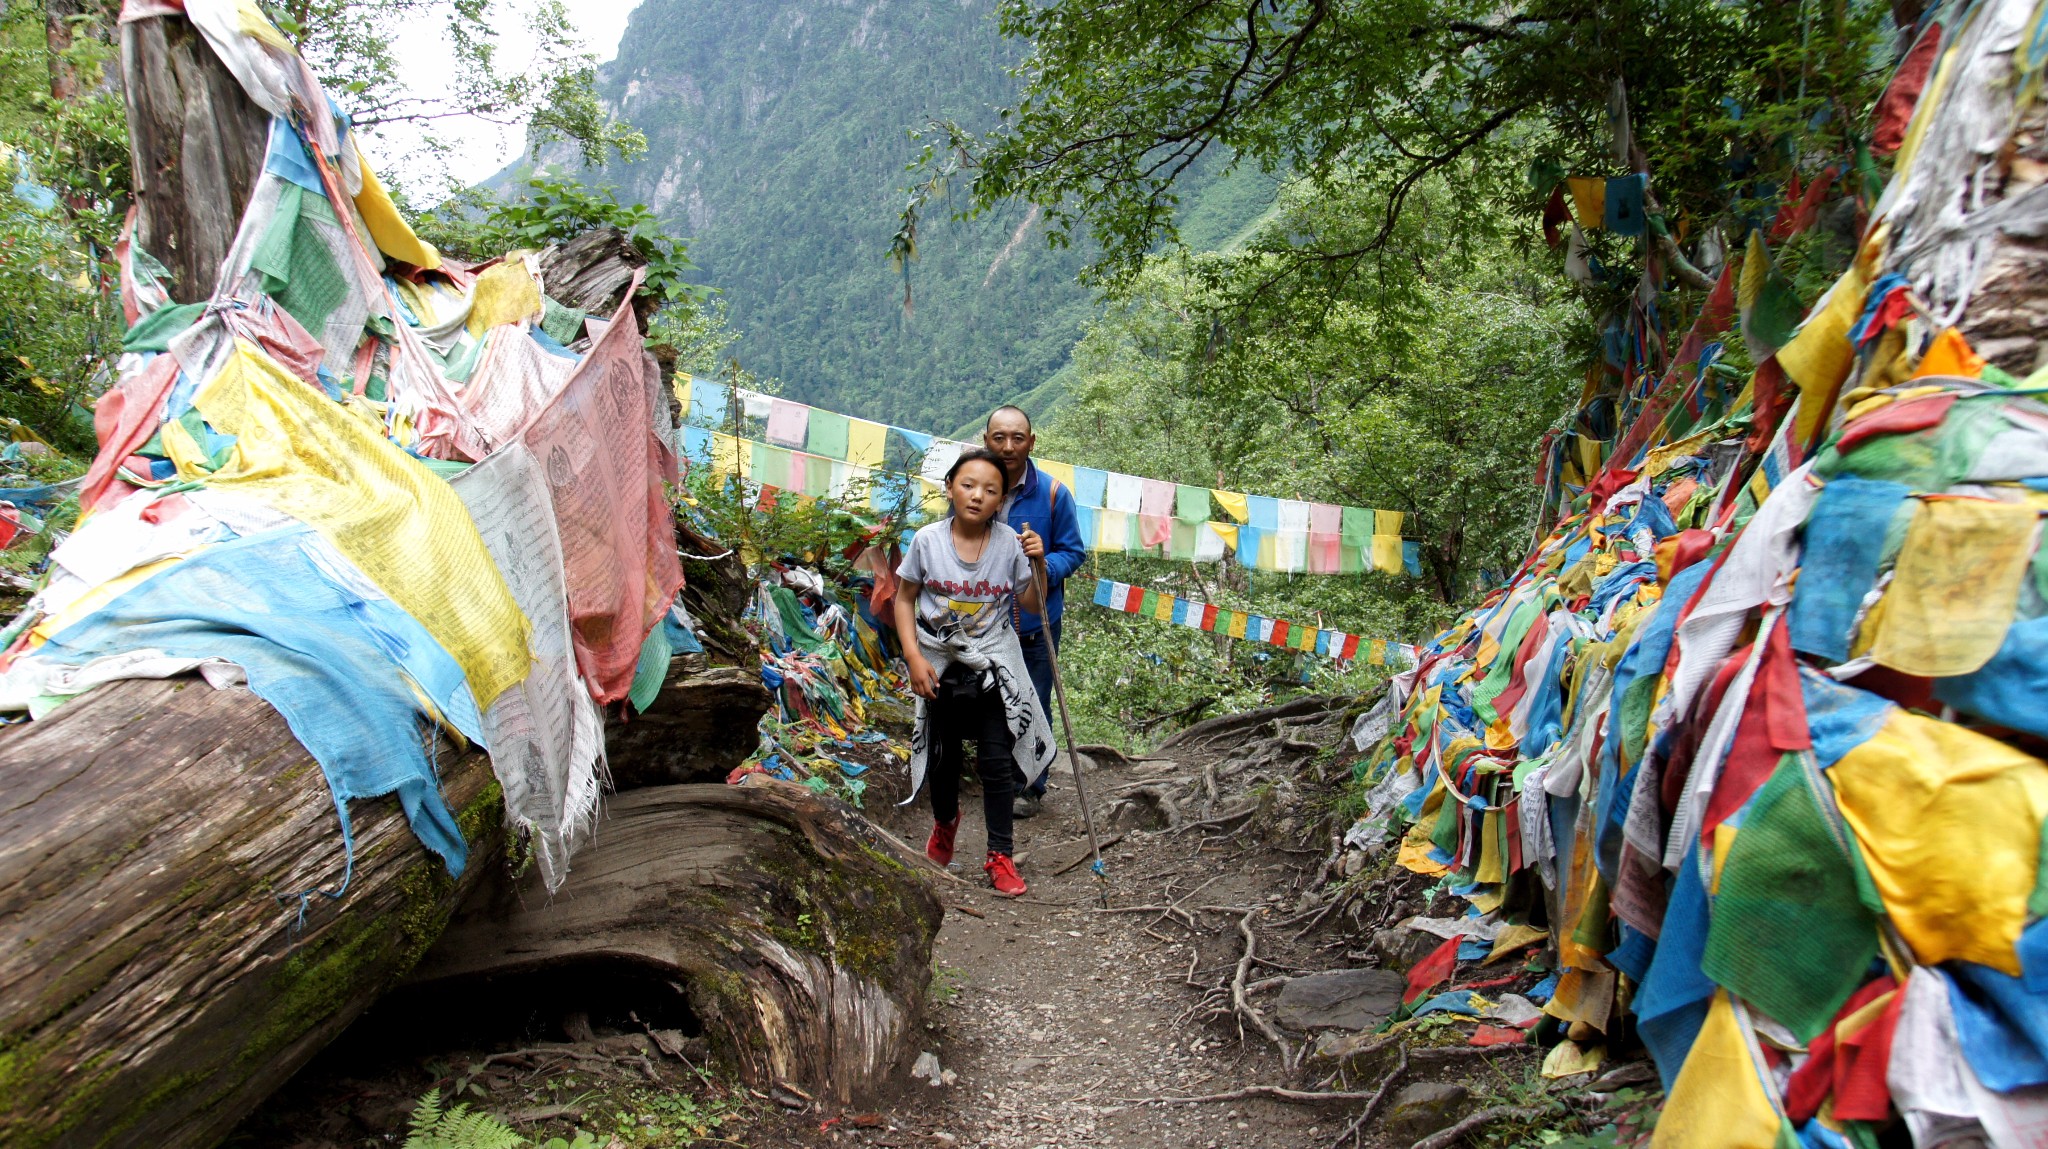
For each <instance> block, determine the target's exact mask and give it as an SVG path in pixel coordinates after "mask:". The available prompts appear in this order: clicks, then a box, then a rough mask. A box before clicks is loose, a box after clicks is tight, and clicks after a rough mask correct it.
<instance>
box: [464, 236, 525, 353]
mask: <svg viewBox="0 0 2048 1149" xmlns="http://www.w3.org/2000/svg"><path fill="white" fill-rule="evenodd" d="M469 300H470V303H469V324H468V325H469V333H470V334H471V335H475V336H477V337H479V338H481V337H482V336H483V334H484V332H486V331H489V330H490V329H491V328H493V327H498V326H501V325H503V324H506V323H523V322H525V321H527V320H529V319H539V318H540V314H541V299H540V284H538V283H535V282H534V281H533V276H531V275H529V274H527V271H526V261H525V260H524V259H522V258H520V257H519V256H517V255H508V256H506V257H505V259H504V260H503V261H502V262H499V263H496V264H493V265H491V266H490V267H487V268H485V269H484V272H483V274H481V275H479V276H477V277H476V286H475V287H472V288H471V289H470V292H469Z"/></svg>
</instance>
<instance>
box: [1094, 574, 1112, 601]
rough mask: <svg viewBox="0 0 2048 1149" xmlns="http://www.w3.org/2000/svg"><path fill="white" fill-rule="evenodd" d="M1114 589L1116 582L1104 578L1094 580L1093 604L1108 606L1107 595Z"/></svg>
mask: <svg viewBox="0 0 2048 1149" xmlns="http://www.w3.org/2000/svg"><path fill="white" fill-rule="evenodd" d="M1115 590H1116V584H1115V583H1113V582H1111V581H1109V580H1108V579H1106V578H1099V579H1096V580H1095V605H1096V606H1108V605H1109V596H1110V594H1111V593H1113V592H1114V591H1115Z"/></svg>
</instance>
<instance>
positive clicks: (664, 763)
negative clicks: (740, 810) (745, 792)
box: [604, 657, 775, 790]
mask: <svg viewBox="0 0 2048 1149" xmlns="http://www.w3.org/2000/svg"><path fill="white" fill-rule="evenodd" d="M685 667H686V660H685V659H684V658H680V657H678V658H674V659H671V660H670V661H669V675H668V680H667V681H666V682H664V683H662V687H661V693H660V694H657V695H655V697H654V701H653V702H651V703H649V704H648V707H647V709H646V711H645V712H643V713H639V714H633V715H631V716H629V717H627V718H624V719H621V718H620V717H619V716H618V714H617V713H616V712H613V713H612V715H611V716H610V717H609V718H607V719H606V720H605V731H604V742H605V747H606V749H607V753H608V754H609V756H610V759H611V775H612V785H613V786H614V787H616V788H618V789H620V790H637V789H640V788H641V787H644V786H671V785H676V784H678V783H684V782H723V781H725V776H726V775H727V774H728V773H730V772H731V771H732V768H733V767H735V766H738V765H739V764H740V763H741V762H742V761H744V760H745V759H746V757H747V755H749V754H752V753H753V752H754V748H755V747H756V746H759V745H760V743H761V734H760V729H759V727H760V722H761V715H763V714H766V713H767V712H768V708H769V707H770V706H772V705H774V701H775V699H774V696H773V695H770V694H769V693H768V688H767V687H765V686H763V685H761V672H760V671H759V670H756V669H750V668H748V669H743V668H740V667H733V666H714V667H711V668H709V669H706V670H703V671H700V672H698V673H695V674H692V673H690V672H689V671H688V670H687V669H686V668H685Z"/></svg>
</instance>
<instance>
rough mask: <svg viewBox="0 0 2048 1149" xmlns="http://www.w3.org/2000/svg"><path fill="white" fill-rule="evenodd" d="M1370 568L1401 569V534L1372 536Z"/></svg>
mask: <svg viewBox="0 0 2048 1149" xmlns="http://www.w3.org/2000/svg"><path fill="white" fill-rule="evenodd" d="M1372 569H1374V570H1377V571H1398V570H1400V569H1401V536H1400V535H1374V536H1373V537H1372Z"/></svg>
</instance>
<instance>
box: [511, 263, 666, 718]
mask: <svg viewBox="0 0 2048 1149" xmlns="http://www.w3.org/2000/svg"><path fill="white" fill-rule="evenodd" d="M632 295H633V293H632V292H630V291H629V292H627V293H626V298H625V300H624V301H623V302H621V303H620V305H619V310H618V313H617V314H616V315H614V316H613V317H612V322H611V326H610V327H608V328H606V329H605V333H604V334H603V335H602V336H600V337H599V338H598V340H597V342H596V343H595V344H594V345H592V347H591V348H590V353H589V354H588V355H586V356H585V357H584V359H583V362H581V363H579V364H577V366H576V371H575V373H574V374H572V375H570V376H569V379H568V382H566V383H565V384H563V386H562V390H561V391H560V393H558V394H557V395H556V396H555V398H554V399H553V401H551V402H550V403H549V404H548V405H547V406H546V407H544V408H542V409H541V410H540V411H539V412H538V413H536V414H535V415H534V417H533V420H532V421H531V422H529V423H527V425H526V427H525V429H524V430H522V431H521V432H520V435H519V437H520V439H521V440H522V441H524V442H525V444H526V447H527V449H528V450H530V451H532V452H533V455H534V457H535V458H536V459H539V460H541V463H542V468H543V472H544V473H545V474H546V476H547V482H548V491H549V493H550V494H551V495H552V496H553V498H554V510H555V529H556V531H557V532H558V533H559V534H560V535H561V539H562V558H563V566H564V573H565V574H566V575H567V579H566V581H567V585H568V591H569V623H570V628H571V630H572V631H573V632H574V635H573V641H574V645H575V648H576V668H577V670H578V671H580V672H581V673H582V675H583V677H584V679H585V680H586V681H588V683H589V684H590V693H591V696H592V697H593V698H595V699H597V701H598V702H599V703H600V704H603V703H609V702H616V701H617V700H619V699H621V698H624V697H625V696H626V692H627V691H628V690H629V689H631V687H632V685H633V671H634V668H635V667H636V666H637V665H638V664H639V661H640V645H641V643H643V642H645V641H646V639H647V635H648V632H649V631H651V630H652V629H653V628H654V627H655V626H656V625H658V624H660V622H661V621H662V619H663V617H665V616H666V615H667V613H668V608H669V603H670V602H671V601H673V600H674V599H675V595H676V591H678V590H680V589H681V588H682V585H683V570H682V565H681V564H680V563H679V562H678V561H677V559H676V526H675V515H674V512H672V511H671V510H670V509H669V505H668V499H667V497H666V496H665V493H664V492H663V490H662V481H663V480H664V479H665V478H666V479H673V478H674V477H675V473H676V459H675V454H674V453H673V452H672V451H670V450H669V448H668V445H667V444H666V443H665V442H663V441H662V439H661V437H660V436H658V435H657V434H655V431H654V427H655V413H656V411H657V410H658V411H659V412H660V413H661V414H662V416H663V417H664V419H665V418H666V416H667V413H668V406H667V400H666V397H665V396H664V395H663V394H662V388H661V370H660V368H658V367H657V366H655V363H654V358H653V356H651V355H648V354H647V352H646V351H644V350H643V349H642V347H641V339H640V327H639V324H637V323H636V322H635V321H634V318H633V311H632V306H633V305H632ZM657 402H659V406H657Z"/></svg>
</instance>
